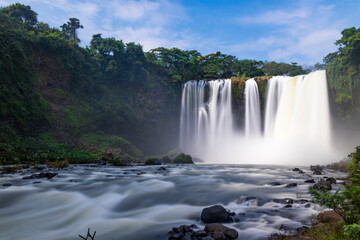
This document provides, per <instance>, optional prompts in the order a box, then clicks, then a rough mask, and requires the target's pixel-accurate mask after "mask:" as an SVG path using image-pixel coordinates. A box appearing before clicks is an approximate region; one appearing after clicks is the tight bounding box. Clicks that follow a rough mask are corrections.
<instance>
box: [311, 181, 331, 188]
mask: <svg viewBox="0 0 360 240" xmlns="http://www.w3.org/2000/svg"><path fill="white" fill-rule="evenodd" d="M313 188H314V189H315V190H323V189H324V190H331V189H332V188H331V183H330V182H328V181H326V180H323V179H321V180H320V181H319V182H318V183H316V184H314V185H313Z"/></svg>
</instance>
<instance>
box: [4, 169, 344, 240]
mask: <svg viewBox="0 0 360 240" xmlns="http://www.w3.org/2000/svg"><path fill="white" fill-rule="evenodd" d="M163 167H164V168H165V169H163V168H160V166H137V167H110V166H91V165H86V166H84V165H83V166H79V165H78V166H76V165H71V166H70V167H69V168H67V169H63V170H56V171H55V172H57V173H58V174H59V175H57V176H56V177H54V178H52V179H23V177H24V176H29V175H31V174H32V173H33V172H31V170H30V169H28V170H24V171H22V172H19V173H16V174H3V175H0V183H1V184H0V239H1V240H14V239H16V240H23V239H24V240H25V239H38V240H50V239H51V240H70V239H71V240H73V239H80V238H79V237H78V235H79V234H81V235H83V236H85V235H86V232H87V229H88V228H90V229H91V231H90V232H93V231H96V237H95V239H96V240H98V239H99V240H114V239H121V240H137V239H139V240H140V239H167V238H168V235H167V232H168V231H170V230H171V229H172V227H178V226H180V225H182V224H188V225H190V224H196V225H197V226H198V227H199V228H203V227H204V224H203V223H202V222H201V220H200V215H201V211H202V209H203V208H205V207H209V206H212V205H215V204H221V205H223V206H224V207H225V208H227V209H229V210H231V211H232V212H235V213H236V215H237V218H238V219H239V221H238V222H234V223H230V224H225V225H227V226H229V227H231V228H235V229H236V230H237V231H238V233H239V239H247V240H251V239H267V237H268V236H269V235H270V234H271V233H275V232H279V231H280V230H279V229H282V231H284V230H295V229H296V228H297V227H301V226H303V225H309V224H311V217H312V216H314V215H315V214H317V213H318V211H319V210H321V209H320V208H319V207H318V206H316V205H314V204H312V203H311V205H310V207H305V205H306V204H308V203H307V201H306V200H310V195H309V194H308V188H309V186H310V185H311V184H309V183H305V182H304V181H305V180H308V179H315V180H317V179H320V178H323V177H324V175H320V176H319V175H312V172H311V171H310V169H309V168H305V167H304V168H301V169H302V170H303V171H304V173H298V172H294V171H291V168H292V167H283V166H271V165H269V166H261V165H202V164H199V165H166V166H163ZM331 174H332V176H334V175H335V176H336V173H331ZM337 176H341V174H337ZM274 182H277V184H280V185H276V184H274ZM5 183H8V185H9V184H11V186H8V187H6V186H4V185H3V184H5ZM289 183H297V186H295V187H290V188H289V187H286V185H287V184H289ZM5 185H6V184H5ZM274 185H275V186H274ZM285 198H291V199H293V200H294V203H293V204H292V207H285V206H286V204H284V203H282V201H283V199H285Z"/></svg>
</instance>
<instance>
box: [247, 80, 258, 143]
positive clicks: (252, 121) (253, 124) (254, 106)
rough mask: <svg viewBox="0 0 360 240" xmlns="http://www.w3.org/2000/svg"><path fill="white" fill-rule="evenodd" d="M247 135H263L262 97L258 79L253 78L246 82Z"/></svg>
mask: <svg viewBox="0 0 360 240" xmlns="http://www.w3.org/2000/svg"><path fill="white" fill-rule="evenodd" d="M244 94H245V135H246V137H248V138H249V137H259V136H260V135H261V114H260V98H259V90H258V86H257V83H256V81H255V80H254V79H253V78H251V79H249V80H247V81H246V82H245V93H244Z"/></svg>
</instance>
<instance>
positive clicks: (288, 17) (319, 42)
mask: <svg viewBox="0 0 360 240" xmlns="http://www.w3.org/2000/svg"><path fill="white" fill-rule="evenodd" d="M333 9H334V6H333V5H314V4H313V5H311V4H309V2H307V4H306V5H299V6H297V7H296V8H294V9H292V10H288V9H277V10H269V11H266V12H262V13H259V14H257V15H255V16H251V17H250V16H245V17H241V18H238V19H237V22H238V23H239V24H247V25H252V26H255V25H257V26H262V27H264V28H266V27H268V28H269V30H268V31H264V32H263V34H264V33H265V34H266V36H263V34H260V36H258V38H257V39H254V40H252V41H249V42H244V43H241V44H237V45H235V46H234V47H235V48H237V50H238V51H239V52H247V51H250V50H251V51H266V52H267V57H268V60H275V61H287V62H289V61H300V62H301V63H305V62H307V63H309V62H312V63H315V62H317V61H321V59H322V58H323V57H324V56H325V55H326V54H327V53H329V52H331V51H333V50H334V49H335V47H334V46H333V42H334V41H335V40H336V39H338V38H339V37H340V29H341V22H339V21H335V20H334V19H333V18H332V16H333Z"/></svg>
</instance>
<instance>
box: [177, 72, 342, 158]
mask: <svg viewBox="0 0 360 240" xmlns="http://www.w3.org/2000/svg"><path fill="white" fill-rule="evenodd" d="M244 95H245V126H244V129H243V130H238V129H235V128H234V127H233V120H232V119H233V117H232V111H231V108H232V105H231V80H229V79H226V80H214V81H208V82H204V81H198V82H197V81H189V82H187V83H185V84H184V86H183V92H182V103H181V119H180V122H181V123H180V148H181V149H182V150H183V151H184V152H186V153H188V154H191V155H193V156H195V157H198V158H201V159H203V160H204V161H205V162H217V163H269V164H284V163H286V164H306V163H309V164H313V163H314V159H315V160H316V162H317V163H324V162H325V163H326V162H329V161H330V160H331V159H334V158H335V157H337V156H335V155H334V154H333V151H332V145H331V143H332V140H331V139H332V134H331V123H330V111H329V102H328V92H327V80H326V73H325V71H316V72H313V73H310V74H308V75H300V76H296V77H287V76H275V77H273V78H271V79H270V80H269V81H268V83H267V90H266V95H265V96H266V98H265V108H264V117H263V123H262V117H261V111H260V100H259V99H260V97H259V90H258V86H257V82H256V81H255V80H254V79H249V80H247V81H246V82H245V89H244ZM263 97H264V96H263ZM262 125H263V126H264V127H263V130H262V127H261V126H262ZM250 139H251V141H249V140H250Z"/></svg>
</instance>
